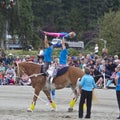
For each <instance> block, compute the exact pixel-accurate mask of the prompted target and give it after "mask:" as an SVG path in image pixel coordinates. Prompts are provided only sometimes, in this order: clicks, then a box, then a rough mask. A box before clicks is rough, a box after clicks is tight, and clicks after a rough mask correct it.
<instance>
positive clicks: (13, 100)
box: [0, 86, 118, 120]
mask: <svg viewBox="0 0 120 120" xmlns="http://www.w3.org/2000/svg"><path fill="white" fill-rule="evenodd" d="M33 91H34V90H33V88H32V87H31V86H0V120H79V118H78V104H79V99H78V101H77V103H76V104H75V106H74V111H73V112H68V111H67V110H68V107H69V102H70V100H71V98H72V97H73V94H72V91H71V89H70V88H65V89H61V90H57V91H56V104H57V111H56V112H52V111H50V109H51V108H50V106H49V105H48V104H47V103H48V102H47V99H46V96H45V95H44V93H43V92H41V94H40V95H39V97H40V98H41V99H38V101H37V104H36V108H35V110H34V112H32V113H31V112H27V108H28V107H29V105H30V104H31V101H32V97H33ZM95 95H96V96H97V99H98V100H97V101H94V102H93V106H92V113H91V120H115V119H116V117H117V116H118V106H117V100H116V93H115V90H114V89H96V90H95ZM84 113H85V112H84ZM83 119H84V118H83Z"/></svg>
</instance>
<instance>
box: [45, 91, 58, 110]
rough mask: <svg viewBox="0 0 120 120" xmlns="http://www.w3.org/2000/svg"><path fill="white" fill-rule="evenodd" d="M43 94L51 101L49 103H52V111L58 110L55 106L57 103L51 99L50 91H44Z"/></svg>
mask: <svg viewBox="0 0 120 120" xmlns="http://www.w3.org/2000/svg"><path fill="white" fill-rule="evenodd" d="M43 92H44V93H45V94H46V96H47V98H48V100H49V102H50V105H51V107H52V110H56V104H55V102H54V101H53V100H52V98H51V94H50V91H48V90H43Z"/></svg>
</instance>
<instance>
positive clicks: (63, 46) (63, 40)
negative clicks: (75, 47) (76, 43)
mask: <svg viewBox="0 0 120 120" xmlns="http://www.w3.org/2000/svg"><path fill="white" fill-rule="evenodd" d="M65 48H66V46H65V39H64V37H63V38H62V49H65Z"/></svg>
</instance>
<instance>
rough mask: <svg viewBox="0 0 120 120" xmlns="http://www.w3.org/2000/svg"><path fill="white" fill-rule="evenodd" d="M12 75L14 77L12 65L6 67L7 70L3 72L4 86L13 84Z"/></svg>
mask: <svg viewBox="0 0 120 120" xmlns="http://www.w3.org/2000/svg"><path fill="white" fill-rule="evenodd" d="M14 75H15V71H14V69H13V68H12V65H8V68H7V70H6V72H5V77H4V82H5V84H6V85H7V84H11V83H13V84H14Z"/></svg>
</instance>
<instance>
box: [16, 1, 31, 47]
mask: <svg viewBox="0 0 120 120" xmlns="http://www.w3.org/2000/svg"><path fill="white" fill-rule="evenodd" d="M18 1H19V0H17V3H18ZM31 5H32V2H31V0H21V1H19V3H18V25H17V26H18V28H16V29H17V32H18V34H19V36H20V38H21V42H22V44H23V45H24V46H26V45H28V44H30V41H31V40H32V35H33V14H32V9H31Z"/></svg>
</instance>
